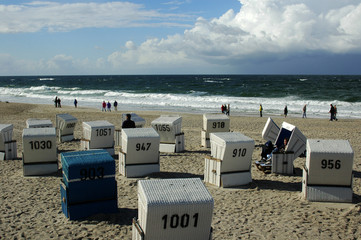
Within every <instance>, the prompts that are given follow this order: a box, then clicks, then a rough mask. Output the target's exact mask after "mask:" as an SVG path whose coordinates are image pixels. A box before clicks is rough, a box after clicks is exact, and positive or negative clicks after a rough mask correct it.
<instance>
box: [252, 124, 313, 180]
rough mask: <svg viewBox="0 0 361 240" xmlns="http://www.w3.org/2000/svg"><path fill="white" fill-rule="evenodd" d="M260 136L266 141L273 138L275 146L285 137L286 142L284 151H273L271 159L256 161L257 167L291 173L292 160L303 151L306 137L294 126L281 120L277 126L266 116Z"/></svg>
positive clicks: (266, 170)
mask: <svg viewBox="0 0 361 240" xmlns="http://www.w3.org/2000/svg"><path fill="white" fill-rule="evenodd" d="M277 129H278V133H277V136H276V132H277ZM275 136H276V137H275ZM262 137H263V138H264V139H266V140H268V141H273V139H274V145H275V146H280V145H282V143H283V141H284V139H285V138H287V139H288V143H287V145H286V147H285V150H284V152H277V153H275V152H274V153H272V156H271V159H268V160H267V159H266V160H260V161H256V166H257V168H258V169H259V170H261V171H263V172H265V173H268V172H273V173H285V174H292V173H293V161H294V160H295V159H296V158H297V157H299V156H300V155H301V154H303V153H304V152H305V150H306V141H307V138H306V137H305V136H304V135H303V134H302V132H301V131H300V130H299V129H298V128H297V127H296V126H294V125H292V124H289V123H287V122H283V123H282V126H281V128H279V127H278V126H277V124H276V123H275V122H274V121H273V120H272V119H271V118H268V120H267V122H266V125H265V127H264V129H263V131H262Z"/></svg>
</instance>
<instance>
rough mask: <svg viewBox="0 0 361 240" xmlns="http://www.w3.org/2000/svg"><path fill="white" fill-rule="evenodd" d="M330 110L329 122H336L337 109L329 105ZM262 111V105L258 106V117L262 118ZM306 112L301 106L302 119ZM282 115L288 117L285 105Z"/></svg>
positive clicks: (305, 107)
mask: <svg viewBox="0 0 361 240" xmlns="http://www.w3.org/2000/svg"><path fill="white" fill-rule="evenodd" d="M330 106H331V108H330V111H329V113H330V121H333V120H336V121H337V120H338V119H337V117H336V115H337V108H336V105H332V104H330ZM262 111H263V107H262V104H260V105H259V116H260V117H262ZM306 111H307V104H305V105H303V108H302V118H307V114H306ZM283 115H284V117H285V118H286V117H287V115H288V108H287V105H286V106H285V107H284V109H283Z"/></svg>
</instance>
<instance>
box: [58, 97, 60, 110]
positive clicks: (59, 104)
mask: <svg viewBox="0 0 361 240" xmlns="http://www.w3.org/2000/svg"><path fill="white" fill-rule="evenodd" d="M58 107H59V108H61V100H60V98H58Z"/></svg>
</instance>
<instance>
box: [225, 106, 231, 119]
mask: <svg viewBox="0 0 361 240" xmlns="http://www.w3.org/2000/svg"><path fill="white" fill-rule="evenodd" d="M230 111H231V106H230V104H228V107H227V110H226V115H227V116H229V112H230Z"/></svg>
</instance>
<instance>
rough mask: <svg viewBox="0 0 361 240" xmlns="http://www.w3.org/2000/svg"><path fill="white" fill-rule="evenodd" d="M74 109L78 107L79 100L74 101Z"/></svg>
mask: <svg viewBox="0 0 361 240" xmlns="http://www.w3.org/2000/svg"><path fill="white" fill-rule="evenodd" d="M74 107H75V108H77V107H78V100H76V98H75V99H74Z"/></svg>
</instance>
